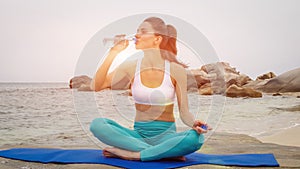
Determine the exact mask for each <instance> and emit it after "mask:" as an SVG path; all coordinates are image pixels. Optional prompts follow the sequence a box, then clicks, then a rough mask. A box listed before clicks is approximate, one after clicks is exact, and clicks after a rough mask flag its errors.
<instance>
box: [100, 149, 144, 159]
mask: <svg viewBox="0 0 300 169" xmlns="http://www.w3.org/2000/svg"><path fill="white" fill-rule="evenodd" d="M103 155H104V156H105V157H109V158H121V159H124V160H140V159H141V158H140V152H134V151H128V150H122V149H118V148H105V149H104V150H103Z"/></svg>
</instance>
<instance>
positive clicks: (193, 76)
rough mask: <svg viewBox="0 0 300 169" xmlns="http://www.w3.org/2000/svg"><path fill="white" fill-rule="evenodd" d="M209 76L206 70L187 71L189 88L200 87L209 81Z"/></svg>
mask: <svg viewBox="0 0 300 169" xmlns="http://www.w3.org/2000/svg"><path fill="white" fill-rule="evenodd" d="M209 82H210V80H209V77H208V74H207V73H206V72H204V71H203V70H199V69H194V70H191V71H187V88H188V90H189V91H190V90H193V89H198V88H200V87H201V86H202V85H204V84H206V83H209Z"/></svg>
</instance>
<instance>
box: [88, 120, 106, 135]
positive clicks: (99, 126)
mask: <svg viewBox="0 0 300 169" xmlns="http://www.w3.org/2000/svg"><path fill="white" fill-rule="evenodd" d="M108 121H109V119H106V118H96V119H94V120H93V121H92V123H91V125H90V131H91V132H92V133H94V134H95V133H97V132H98V131H105V130H106V129H107V127H108Z"/></svg>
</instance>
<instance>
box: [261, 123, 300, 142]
mask: <svg viewBox="0 0 300 169" xmlns="http://www.w3.org/2000/svg"><path fill="white" fill-rule="evenodd" d="M299 133H300V126H295V127H292V128H289V129H286V130H283V131H279V132H278V133H275V134H273V135H270V136H265V137H259V138H258V139H259V140H260V141H262V142H264V143H274V144H280V145H286V146H297V147H300V137H299Z"/></svg>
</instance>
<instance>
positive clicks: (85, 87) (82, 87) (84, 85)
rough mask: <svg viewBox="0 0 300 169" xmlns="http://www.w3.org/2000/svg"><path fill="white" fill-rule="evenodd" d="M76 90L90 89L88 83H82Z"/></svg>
mask: <svg viewBox="0 0 300 169" xmlns="http://www.w3.org/2000/svg"><path fill="white" fill-rule="evenodd" d="M77 90H78V91H92V89H91V87H90V85H86V84H82V85H81V86H80V87H79V88H78V89H77Z"/></svg>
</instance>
